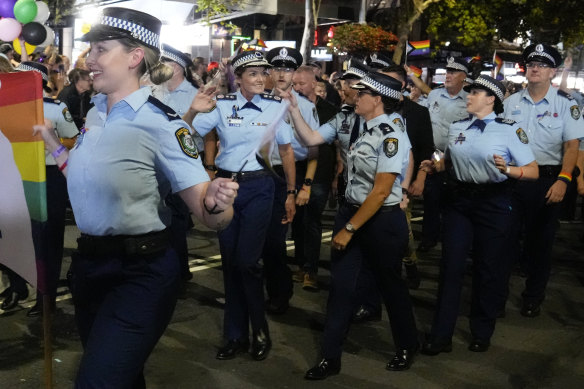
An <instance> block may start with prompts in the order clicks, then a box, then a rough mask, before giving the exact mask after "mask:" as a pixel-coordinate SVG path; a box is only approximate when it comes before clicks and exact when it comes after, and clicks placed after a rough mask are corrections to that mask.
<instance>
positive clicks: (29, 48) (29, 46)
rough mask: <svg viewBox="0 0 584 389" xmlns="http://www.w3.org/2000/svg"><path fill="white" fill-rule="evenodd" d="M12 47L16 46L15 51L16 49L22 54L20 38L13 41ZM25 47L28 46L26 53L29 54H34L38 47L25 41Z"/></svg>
mask: <svg viewBox="0 0 584 389" xmlns="http://www.w3.org/2000/svg"><path fill="white" fill-rule="evenodd" d="M12 47H13V48H14V51H16V52H17V53H18V54H22V48H21V47H20V41H19V40H18V38H16V39H14V40H13V41H12ZM24 47H25V48H26V53H27V54H28V55H30V54H32V53H33V51H34V49H36V46H33V45H29V44H28V43H26V42H24Z"/></svg>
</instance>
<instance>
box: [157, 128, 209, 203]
mask: <svg viewBox="0 0 584 389" xmlns="http://www.w3.org/2000/svg"><path fill="white" fill-rule="evenodd" d="M156 135H157V139H155V140H156V143H157V144H158V145H159V148H158V153H157V162H156V163H157V169H160V170H161V171H162V173H163V174H164V176H165V177H166V178H167V179H168V181H169V182H170V185H171V187H172V191H173V192H174V193H176V192H179V191H181V190H184V189H187V188H190V187H191V186H195V185H197V184H200V183H202V182H206V181H209V176H208V175H207V173H206V172H205V169H204V168H203V164H202V162H201V157H200V155H199V152H198V150H197V146H196V145H195V142H194V141H193V139H192V137H191V134H190V131H189V129H188V125H187V124H186V123H185V122H184V121H182V120H173V121H170V122H167V124H166V125H165V126H164V127H163V128H162V129H161V130H159V131H158V132H157V133H156Z"/></svg>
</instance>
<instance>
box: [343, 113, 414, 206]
mask: <svg viewBox="0 0 584 389" xmlns="http://www.w3.org/2000/svg"><path fill="white" fill-rule="evenodd" d="M366 125H367V130H365V131H364V132H363V133H362V134H361V136H360V137H359V138H358V139H357V140H356V141H355V144H354V145H353V146H352V147H351V149H350V150H349V153H348V155H347V157H348V159H347V163H348V171H349V181H348V184H347V190H346V192H345V197H346V199H347V201H348V202H349V203H353V204H363V202H364V201H365V199H366V198H367V196H368V195H369V193H371V190H372V189H373V184H374V182H375V175H376V174H377V173H395V174H397V177H396V179H395V182H394V183H393V187H392V188H391V193H390V195H389V196H387V198H386V199H385V201H384V202H383V205H395V204H399V203H400V202H401V201H402V190H401V189H402V187H401V182H402V181H403V178H404V177H405V174H406V170H407V167H408V163H409V161H410V158H409V156H410V154H409V151H410V149H411V147H412V146H411V144H410V140H409V139H408V134H407V133H406V132H405V126H404V124H403V119H402V117H401V115H399V114H398V113H392V114H391V115H389V116H388V115H385V114H383V115H379V116H377V117H376V118H374V119H372V120H370V121H369V122H367V123H366Z"/></svg>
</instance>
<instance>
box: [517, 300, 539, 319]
mask: <svg viewBox="0 0 584 389" xmlns="http://www.w3.org/2000/svg"><path fill="white" fill-rule="evenodd" d="M540 313H541V308H540V304H538V303H523V306H522V307H521V315H522V316H525V317H536V316H539V314H540Z"/></svg>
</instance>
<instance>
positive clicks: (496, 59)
mask: <svg viewBox="0 0 584 389" xmlns="http://www.w3.org/2000/svg"><path fill="white" fill-rule="evenodd" d="M493 65H494V66H495V75H494V76H493V77H495V76H497V74H499V72H500V71H501V67H503V60H502V59H501V57H499V56H498V55H497V50H495V53H494V54H493Z"/></svg>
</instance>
